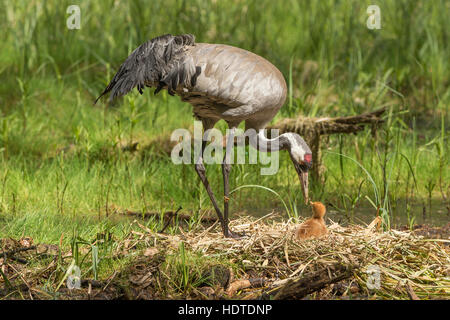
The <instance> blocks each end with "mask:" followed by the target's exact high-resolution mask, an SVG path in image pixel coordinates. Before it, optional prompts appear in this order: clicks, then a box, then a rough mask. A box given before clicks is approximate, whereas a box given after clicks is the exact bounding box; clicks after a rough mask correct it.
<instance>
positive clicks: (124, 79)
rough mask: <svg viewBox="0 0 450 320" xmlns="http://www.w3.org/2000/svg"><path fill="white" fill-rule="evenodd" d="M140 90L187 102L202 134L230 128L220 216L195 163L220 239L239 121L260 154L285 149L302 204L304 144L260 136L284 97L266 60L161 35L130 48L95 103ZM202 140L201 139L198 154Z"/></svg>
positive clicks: (307, 153) (293, 138) (280, 80)
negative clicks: (225, 126)
mask: <svg viewBox="0 0 450 320" xmlns="http://www.w3.org/2000/svg"><path fill="white" fill-rule="evenodd" d="M145 86H147V87H155V88H156V90H155V94H157V93H158V92H159V91H160V90H162V89H167V90H168V92H169V94H171V95H175V94H177V95H179V96H180V97H181V99H182V100H183V101H185V102H188V103H190V104H191V105H192V106H193V113H194V116H195V117H196V118H197V119H199V120H201V121H202V123H203V127H204V130H205V131H206V130H208V129H210V128H212V127H213V126H214V125H215V123H216V122H217V121H219V120H221V119H223V120H225V121H226V122H227V123H228V126H229V127H230V129H231V130H230V136H229V137H228V142H227V149H226V153H225V157H224V160H223V163H222V172H223V180H224V210H223V213H222V210H221V209H220V208H219V206H218V204H217V201H216V199H215V196H214V194H213V192H212V190H211V187H210V185H209V182H208V179H207V178H206V170H205V167H204V164H203V159H202V155H200V159H196V165H195V169H196V171H197V173H198V175H199V177H200V179H201V181H202V183H203V185H204V186H205V188H206V190H207V193H208V195H209V197H210V199H211V202H212V204H213V206H214V208H215V210H216V213H217V215H218V217H219V219H220V222H221V224H222V229H223V233H224V235H225V236H226V237H237V235H236V234H234V233H232V232H231V231H230V230H229V229H228V206H229V204H228V201H229V197H228V196H229V182H228V178H229V173H230V170H231V165H230V154H231V148H232V146H233V140H234V134H235V129H236V127H237V126H238V125H239V124H240V123H241V122H242V121H245V127H246V129H254V130H255V131H254V132H255V134H253V135H252V136H250V137H249V141H250V144H251V145H252V146H253V147H255V148H258V149H259V150H261V151H276V150H283V149H285V150H288V151H289V154H290V156H291V160H292V162H293V164H294V167H295V169H296V171H297V173H298V176H299V179H300V183H301V187H302V192H303V196H304V200H305V202H307V201H308V169H309V168H310V167H311V162H312V159H311V150H310V149H309V147H308V145H307V144H306V143H305V141H304V140H303V139H302V138H301V137H300V136H299V135H298V134H295V133H285V134H282V135H280V136H278V137H276V138H273V139H267V138H266V137H265V135H264V132H263V129H264V128H265V126H266V125H267V123H269V122H270V121H271V120H272V119H273V117H274V116H275V114H276V113H277V112H278V111H279V109H280V108H281V107H282V106H283V104H284V102H285V100H286V93H287V87H286V81H285V80H284V77H283V75H282V74H281V72H280V71H279V70H278V69H277V68H276V67H275V66H274V65H272V64H271V63H270V62H269V61H267V60H266V59H264V58H262V57H260V56H258V55H256V54H254V53H251V52H249V51H247V50H244V49H240V48H236V47H233V46H229V45H224V44H208V43H195V41H194V36H192V35H179V36H172V35H164V36H160V37H157V38H154V39H152V40H149V41H147V42H145V43H144V44H142V45H141V46H139V47H138V48H137V49H135V50H134V51H133V52H132V53H131V54H130V56H129V57H128V58H127V59H126V60H125V62H124V63H123V64H122V65H121V67H120V68H119V70H118V72H117V73H116V74H115V76H114V77H113V79H112V80H111V82H110V83H109V84H108V86H107V87H106V88H105V90H104V91H103V92H102V94H101V95H100V96H99V97H98V98H97V100H96V101H95V102H97V101H98V99H99V98H100V97H101V96H103V95H105V94H107V93H109V92H110V93H111V94H110V99H111V100H112V99H114V98H116V97H119V96H123V95H125V94H127V93H128V92H129V91H131V90H132V89H133V88H135V87H137V89H138V91H139V92H140V93H142V90H143V88H144V87H145ZM206 140H207V137H206V136H204V141H203V145H202V151H203V149H204V148H205V146H206ZM202 153H203V152H202Z"/></svg>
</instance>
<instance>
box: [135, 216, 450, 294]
mask: <svg viewBox="0 0 450 320" xmlns="http://www.w3.org/2000/svg"><path fill="white" fill-rule="evenodd" d="M215 226H216V225H213V226H210V227H209V228H204V229H198V230H195V231H192V232H187V233H186V232H182V231H181V234H180V235H176V236H172V235H161V234H156V233H153V232H151V231H150V230H148V229H145V227H144V231H145V233H146V234H147V235H146V237H147V236H149V237H150V238H152V239H153V241H151V242H153V243H154V244H155V245H156V246H158V247H160V246H163V247H164V248H166V249H167V248H172V249H173V250H177V248H178V247H179V244H180V241H183V242H184V246H185V248H186V250H191V251H193V252H200V253H201V254H202V256H203V257H205V258H207V257H211V258H212V257H214V258H216V257H226V258H227V259H229V260H230V261H233V262H234V263H237V264H238V265H240V266H241V267H242V270H241V271H242V272H240V273H239V274H236V275H234V279H230V283H232V282H233V281H236V280H243V279H248V278H250V276H249V274H251V275H253V276H254V275H255V274H257V275H260V276H261V278H263V280H264V281H260V283H263V286H262V287H261V288H258V289H254V288H253V289H251V288H250V289H246V290H242V291H240V292H237V290H231V292H230V290H228V293H229V294H231V295H236V294H239V298H243V299H245V298H256V297H260V296H261V294H263V293H264V292H268V293H270V290H272V289H273V288H274V287H277V285H278V284H279V285H283V284H286V283H287V281H286V279H294V280H295V279H301V278H302V277H305V276H307V275H308V274H312V273H314V272H317V271H319V270H330V269H333V268H335V267H336V265H341V266H345V267H346V270H351V277H349V279H348V281H347V282H346V285H345V287H346V288H344V289H345V290H344V295H348V294H349V292H350V291H349V290H350V289H352V288H353V287H355V286H356V287H358V288H359V290H356V291H357V292H358V294H357V295H356V296H358V297H360V298H385V299H405V298H406V299H407V298H411V299H431V298H438V299H442V298H448V297H450V255H449V254H450V247H449V244H450V240H446V239H425V238H424V237H423V236H417V235H415V234H414V233H413V232H409V231H408V232H406V231H397V230H391V231H388V232H380V231H378V230H377V228H376V226H375V225H374V224H372V225H369V226H368V227H364V226H360V225H351V226H348V227H343V226H340V225H338V224H337V223H333V224H332V225H330V226H329V227H328V229H329V231H330V232H329V235H328V236H327V237H325V238H322V239H313V240H306V241H297V240H295V239H294V237H293V235H294V231H295V228H296V226H297V224H296V223H294V222H293V221H292V220H289V221H284V222H277V221H271V222H266V220H264V219H255V218H251V217H245V218H239V219H236V220H234V221H232V222H231V224H230V226H231V228H232V229H233V230H234V231H237V232H242V231H244V232H245V233H246V234H247V236H246V237H244V238H243V239H240V240H234V239H226V238H223V236H222V233H221V230H220V228H219V227H215ZM141 227H142V226H141ZM370 266H376V268H378V269H379V271H380V287H379V288H373V286H372V287H371V286H368V281H371V279H369V277H370V274H369V273H368V271H369V269H370ZM250 280H251V279H250ZM261 280H262V279H261ZM253 282H254V281H253ZM247 283H248V281H247ZM244 287H245V286H244ZM247 287H248V286H247ZM333 287H334V286H328V287H325V288H324V289H323V290H322V291H321V294H320V295H319V296H317V297H322V298H336V296H335V294H336V290H333ZM238 289H239V288H238ZM272 291H273V290H272ZM341 291H342V290H341ZM346 291H347V292H346ZM352 291H353V290H352ZM340 295H342V292H341V293H340ZM235 297H237V296H235Z"/></svg>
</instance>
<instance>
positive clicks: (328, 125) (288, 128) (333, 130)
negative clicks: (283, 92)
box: [267, 108, 386, 180]
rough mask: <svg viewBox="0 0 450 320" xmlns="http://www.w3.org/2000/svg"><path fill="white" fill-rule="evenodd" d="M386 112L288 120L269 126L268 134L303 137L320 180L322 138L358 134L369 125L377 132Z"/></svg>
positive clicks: (382, 110) (316, 176)
mask: <svg viewBox="0 0 450 320" xmlns="http://www.w3.org/2000/svg"><path fill="white" fill-rule="evenodd" d="M385 111H386V108H381V109H378V110H375V111H373V112H366V113H362V114H359V115H355V116H347V117H336V118H328V117H322V118H305V117H298V118H296V119H290V118H288V119H283V120H281V121H279V122H277V123H275V124H274V125H271V126H268V127H267V134H268V136H269V137H270V129H278V130H279V131H280V132H279V134H283V133H285V132H295V133H298V134H299V135H301V136H302V137H303V138H304V139H305V141H306V142H307V143H308V145H309V146H310V148H311V152H312V156H313V167H312V169H311V171H312V176H313V178H315V179H316V180H319V178H320V173H321V171H322V170H323V166H322V154H321V152H320V145H321V136H323V135H330V134H338V133H341V134H349V133H353V134H356V133H357V132H359V131H362V130H364V128H365V127H366V126H367V125H370V126H371V128H372V132H375V131H376V129H377V128H378V126H379V125H380V124H381V123H383V122H384V120H383V119H382V118H381V116H382V115H383V113H384V112H385Z"/></svg>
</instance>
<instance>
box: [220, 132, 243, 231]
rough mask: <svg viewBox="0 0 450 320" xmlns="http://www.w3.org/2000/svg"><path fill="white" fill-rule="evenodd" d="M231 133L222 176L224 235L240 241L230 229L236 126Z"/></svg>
mask: <svg viewBox="0 0 450 320" xmlns="http://www.w3.org/2000/svg"><path fill="white" fill-rule="evenodd" d="M230 127H231V129H230V133H229V135H228V139H227V145H226V151H225V156H224V157H223V162H222V174H223V214H224V219H225V221H224V229H223V234H224V236H225V237H227V238H235V239H239V238H241V235H238V234H237V233H234V232H232V231H231V230H230V229H229V228H228V202H229V200H230V198H229V195H230V184H229V177H230V171H231V159H232V158H231V157H232V151H233V147H234V136H235V134H236V126H234V125H230Z"/></svg>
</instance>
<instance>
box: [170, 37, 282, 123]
mask: <svg viewBox="0 0 450 320" xmlns="http://www.w3.org/2000/svg"><path fill="white" fill-rule="evenodd" d="M186 55H189V56H191V57H192V60H193V63H194V64H195V65H196V66H199V67H200V68H201V73H200V75H199V76H198V78H197V83H196V85H195V86H194V87H192V88H188V89H187V88H179V89H178V90H177V94H179V95H180V96H181V99H182V100H183V101H186V102H189V103H190V104H192V105H193V111H194V115H195V116H196V117H197V118H199V119H210V120H211V121H219V120H220V119H223V120H225V121H227V122H229V123H240V122H242V121H248V123H247V125H246V127H247V128H254V129H260V128H264V127H265V125H266V124H267V123H268V122H270V121H271V120H272V119H273V117H274V116H275V114H276V113H277V112H278V110H279V109H280V108H281V107H282V105H283V103H284V101H285V100H286V92H287V87H286V82H285V80H284V78H283V75H282V74H281V72H280V71H279V70H278V69H277V68H276V67H275V66H274V65H272V64H271V63H270V62H269V61H267V60H266V59H264V58H262V57H260V56H258V55H256V54H254V53H251V52H249V51H247V50H244V49H240V48H236V47H232V46H228V45H223V44H207V43H198V44H195V45H194V46H191V47H189V48H188V49H187V51H186Z"/></svg>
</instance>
